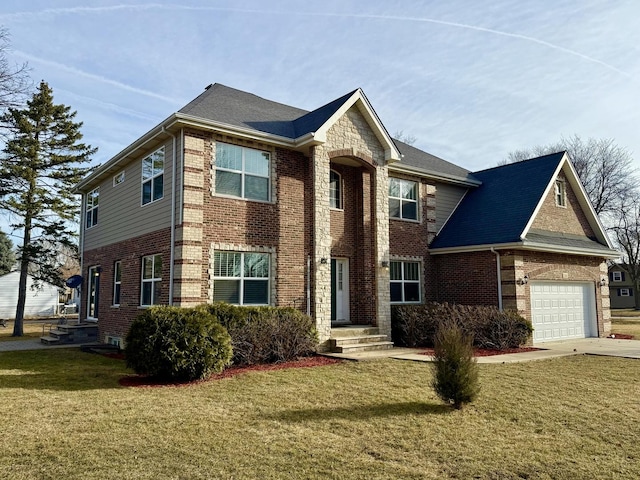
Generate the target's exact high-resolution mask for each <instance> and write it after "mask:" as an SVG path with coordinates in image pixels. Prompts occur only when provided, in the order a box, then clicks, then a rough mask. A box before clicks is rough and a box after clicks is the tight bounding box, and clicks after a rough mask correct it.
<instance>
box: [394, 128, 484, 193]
mask: <svg viewBox="0 0 640 480" xmlns="http://www.w3.org/2000/svg"><path fill="white" fill-rule="evenodd" d="M393 141H394V142H395V144H396V146H397V147H398V150H400V153H401V154H402V160H401V161H400V164H401V165H409V166H412V167H416V168H419V169H420V170H424V171H426V172H430V173H436V174H439V175H444V176H449V177H456V178H460V179H464V180H470V181H472V182H473V181H478V179H477V178H476V177H475V176H474V175H473V174H472V173H471V172H470V171H469V170H467V169H465V168H462V167H459V166H458V165H454V164H453V163H451V162H447V161H446V160H443V159H442V158H439V157H436V156H435V155H431V154H430V153H427V152H424V151H422V150H420V149H418V148H416V147H413V146H411V145H409V144H407V143H404V142H401V141H400V140H396V139H395V138H394V139H393Z"/></svg>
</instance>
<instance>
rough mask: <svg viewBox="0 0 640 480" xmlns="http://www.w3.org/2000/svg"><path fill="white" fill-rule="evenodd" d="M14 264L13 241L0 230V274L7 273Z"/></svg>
mask: <svg viewBox="0 0 640 480" xmlns="http://www.w3.org/2000/svg"><path fill="white" fill-rule="evenodd" d="M15 264H16V254H15V253H14V251H13V242H12V241H11V239H10V238H9V237H8V236H7V234H6V233H4V232H0V275H5V274H7V273H9V272H10V271H11V270H13V267H14V266H15Z"/></svg>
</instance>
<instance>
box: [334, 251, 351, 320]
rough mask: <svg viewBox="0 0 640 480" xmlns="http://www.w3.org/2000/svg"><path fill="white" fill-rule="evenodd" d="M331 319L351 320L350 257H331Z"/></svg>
mask: <svg viewBox="0 0 640 480" xmlns="http://www.w3.org/2000/svg"><path fill="white" fill-rule="evenodd" d="M331 321H332V322H336V323H348V322H349V259H347V258H332V259H331Z"/></svg>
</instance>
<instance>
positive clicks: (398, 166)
mask: <svg viewBox="0 0 640 480" xmlns="http://www.w3.org/2000/svg"><path fill="white" fill-rule="evenodd" d="M389 170H391V171H395V172H400V173H409V174H414V175H420V176H421V177H425V178H430V179H433V180H437V181H440V182H444V183H452V184H455V185H464V186H465V187H479V186H480V185H482V182H481V181H480V180H472V179H469V178H464V177H459V176H457V175H447V174H444V173H440V172H434V171H433V170H427V169H424V168H420V167H414V166H412V165H406V164H403V163H402V161H400V162H396V163H393V164H392V165H390V166H389Z"/></svg>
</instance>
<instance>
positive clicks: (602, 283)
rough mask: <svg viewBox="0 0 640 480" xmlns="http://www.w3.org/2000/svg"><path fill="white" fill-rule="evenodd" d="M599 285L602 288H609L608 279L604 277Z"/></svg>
mask: <svg viewBox="0 0 640 480" xmlns="http://www.w3.org/2000/svg"><path fill="white" fill-rule="evenodd" d="M598 285H600V286H601V287H606V286H607V279H606V278H605V277H602V278H601V279H600V281H599V282H598Z"/></svg>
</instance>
